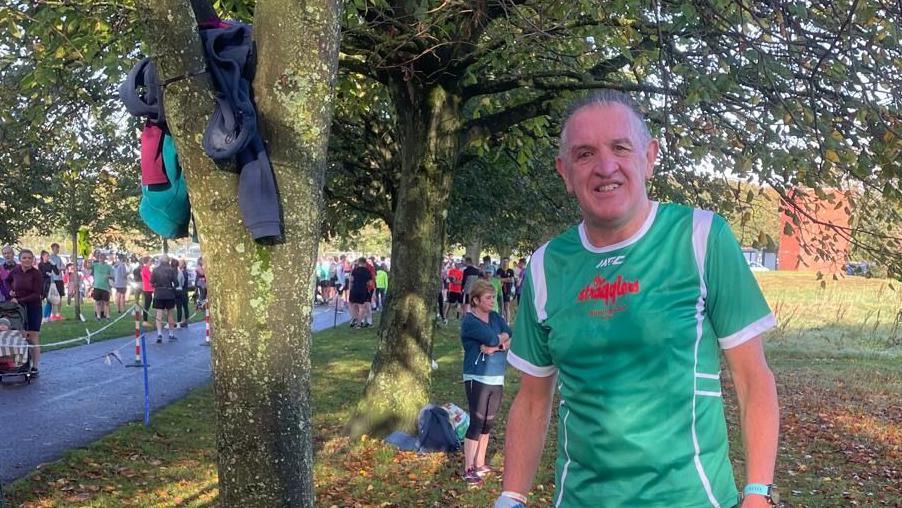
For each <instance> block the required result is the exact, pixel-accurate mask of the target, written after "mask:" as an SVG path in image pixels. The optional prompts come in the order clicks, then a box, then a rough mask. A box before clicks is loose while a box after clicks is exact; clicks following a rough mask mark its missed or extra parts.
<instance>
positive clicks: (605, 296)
mask: <svg viewBox="0 0 902 508" xmlns="http://www.w3.org/2000/svg"><path fill="white" fill-rule="evenodd" d="M638 293H639V279H636V280H624V278H623V276H622V275H618V276H617V278H616V279H615V280H613V281H609V280H607V279H605V278H604V277H602V276H600V275H596V276H595V278H594V279H593V280H592V282H591V283H589V284H588V285H587V286H585V287H584V288H583V289H582V290H581V291H580V292H579V295H578V296H577V301H578V302H581V303H591V302H593V301H601V302H603V303H604V305H605V306H604V307H603V308H594V309H592V310H591V311H590V312H589V314H590V315H592V316H596V317H601V318H603V319H610V318H611V317H613V315H614V314H616V313H618V312H621V311H624V310H626V306H625V305H623V303H622V302H621V300H622V299H623V297H625V296H627V295H632V294H638Z"/></svg>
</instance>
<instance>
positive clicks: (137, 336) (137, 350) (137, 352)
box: [134, 306, 142, 367]
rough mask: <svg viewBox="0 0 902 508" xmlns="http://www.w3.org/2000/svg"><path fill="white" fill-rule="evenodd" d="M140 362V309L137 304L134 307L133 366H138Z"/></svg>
mask: <svg viewBox="0 0 902 508" xmlns="http://www.w3.org/2000/svg"><path fill="white" fill-rule="evenodd" d="M141 364H142V362H141V309H139V308H138V307H137V306H136V307H135V363H134V366H135V367H138V366H140V365H141Z"/></svg>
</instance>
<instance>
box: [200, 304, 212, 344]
mask: <svg viewBox="0 0 902 508" xmlns="http://www.w3.org/2000/svg"><path fill="white" fill-rule="evenodd" d="M209 345H210V302H209V300H207V301H206V302H204V341H203V342H202V343H201V346H209Z"/></svg>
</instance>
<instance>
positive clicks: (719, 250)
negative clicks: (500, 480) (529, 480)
mask: <svg viewBox="0 0 902 508" xmlns="http://www.w3.org/2000/svg"><path fill="white" fill-rule="evenodd" d="M521 301H522V303H521V306H520V311H519V313H518V315H517V321H516V324H515V326H514V335H513V337H514V340H513V341H512V346H511V351H510V353H509V354H508V362H509V363H510V364H511V365H513V366H514V367H515V368H517V369H519V370H521V371H523V372H525V373H527V374H531V375H533V376H550V375H554V374H555V373H556V374H557V375H558V378H557V383H558V390H559V391H560V398H561V404H560V408H559V410H558V434H557V436H558V456H557V463H556V471H555V479H556V485H557V487H556V490H555V494H554V499H553V501H554V506H560V507H586V508H608V507H616V508H620V507H625V508H658V507H660V508H663V507H667V508H673V507H679V508H708V507H723V508H730V507H732V506H733V505H735V504H736V503H737V502H738V495H737V491H736V485H735V481H734V479H733V470H732V467H731V465H730V462H729V459H728V457H727V451H728V442H727V429H726V421H725V419H724V414H723V403H722V399H721V387H720V365H721V363H720V360H721V359H720V349H721V348H723V349H728V348H731V347H735V346H738V345H739V344H742V343H743V342H745V341H747V340H749V339H752V338H754V337H755V336H757V335H759V334H761V333H763V332H765V331H767V330H768V329H770V328H772V327H773V326H774V316H773V314H772V313H771V312H770V309H769V308H768V306H767V302H765V300H764V297H763V296H762V294H761V290H760V289H759V288H758V284H757V282H756V281H755V279H754V277H753V275H752V273H751V271H750V270H749V268H748V264H747V263H746V261H745V258H744V257H743V256H742V252H741V251H740V249H739V245H738V244H737V242H736V239H735V237H734V236H733V234H732V232H731V231H730V228H729V226H728V225H727V223H726V222H725V221H724V220H723V219H722V218H721V217H719V216H717V215H714V214H713V213H711V212H707V211H703V210H693V209H691V208H687V207H684V206H679V205H673V204H661V205H659V204H658V203H652V210H651V213H649V216H648V218H647V219H646V221H645V223H644V224H643V226H642V228H641V229H640V230H639V231H638V232H637V233H636V234H635V235H633V236H632V237H631V238H629V239H627V240H625V241H623V242H620V243H618V244H615V245H611V246H608V247H604V248H597V247H594V246H592V245H591V244H590V243H589V241H588V238H587V236H586V233H585V230H584V226H583V225H582V224H580V225H579V226H576V227H573V228H571V229H569V230H568V231H566V232H564V233H563V234H561V235H560V236H558V237H556V238H554V239H553V240H551V241H550V242H548V243H547V244H545V245H543V246H542V247H540V248H539V249H538V250H537V251H536V252H535V253H534V254H533V256H532V259H531V260H530V264H529V268H528V275H527V279H526V282H525V284H524V285H523V295H522V300H521Z"/></svg>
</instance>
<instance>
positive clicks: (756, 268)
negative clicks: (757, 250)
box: [749, 261, 770, 272]
mask: <svg viewBox="0 0 902 508" xmlns="http://www.w3.org/2000/svg"><path fill="white" fill-rule="evenodd" d="M749 268H750V269H751V270H752V271H753V272H769V271H770V268H768V267H766V266H764V265H762V264H761V263H759V262H757V261H749Z"/></svg>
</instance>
